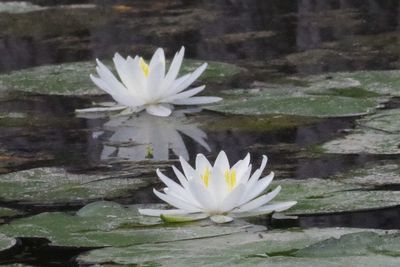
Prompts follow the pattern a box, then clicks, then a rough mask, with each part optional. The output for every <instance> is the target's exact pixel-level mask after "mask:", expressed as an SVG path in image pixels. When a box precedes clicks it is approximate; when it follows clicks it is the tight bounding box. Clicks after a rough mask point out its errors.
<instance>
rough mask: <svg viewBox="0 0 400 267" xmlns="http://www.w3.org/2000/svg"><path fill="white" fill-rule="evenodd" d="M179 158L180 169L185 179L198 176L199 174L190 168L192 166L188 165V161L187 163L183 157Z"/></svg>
mask: <svg viewBox="0 0 400 267" xmlns="http://www.w3.org/2000/svg"><path fill="white" fill-rule="evenodd" d="M179 160H180V162H181V166H182V170H183V173H184V174H185V177H186V179H187V180H189V181H190V180H191V179H194V178H195V177H198V176H199V174H198V173H197V172H196V171H195V170H194V169H193V168H192V166H190V164H189V163H187V161H186V160H185V159H184V158H182V157H179Z"/></svg>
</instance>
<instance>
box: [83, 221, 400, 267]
mask: <svg viewBox="0 0 400 267" xmlns="http://www.w3.org/2000/svg"><path fill="white" fill-rule="evenodd" d="M369 237H374V238H373V239H372V240H369V239H368V238H369ZM337 238H339V239H337ZM376 239H378V240H381V241H386V240H390V241H391V244H397V245H398V244H399V243H400V237H399V236H398V235H396V234H385V233H384V231H373V230H361V229H346V228H326V229H306V230H302V231H301V230H298V231H296V230H294V229H293V230H290V229H289V230H272V231H266V232H265V231H260V230H258V231H256V230H255V229H249V231H248V232H246V233H243V232H240V233H235V234H231V235H228V236H219V237H210V238H205V239H199V240H188V241H177V242H169V243H164V244H149V245H148V244H143V245H135V246H130V247H124V248H103V249H97V250H92V251H90V252H88V253H85V254H83V255H81V256H79V257H78V262H79V263H81V264H96V263H97V264H101V263H108V264H110V263H114V264H122V265H131V264H138V265H142V264H143V265H162V266H191V265H202V266H207V265H212V266H223V265H224V266H226V265H235V266H249V265H257V266H266V265H267V266H350V265H354V263H355V262H357V264H358V263H363V266H364V265H365V266H377V265H378V266H396V265H394V263H396V260H397V261H398V260H399V259H398V258H397V259H396V258H393V257H389V256H387V254H386V253H385V252H384V251H383V250H381V251H379V252H378V253H376V251H374V246H376V248H379V245H380V244H381V242H380V243H376V244H373V241H374V240H376ZM355 240H358V241H360V245H359V250H360V251H367V252H366V253H362V254H361V253H359V252H358V251H357V250H356V248H355V246H354V244H355ZM332 241H333V242H335V241H337V242H339V243H340V244H341V246H334V245H333V246H332V245H331V246H327V247H325V245H326V244H327V243H329V242H332ZM371 244H372V246H371V248H370V247H369V245H371ZM341 247H343V248H350V249H349V250H348V251H347V253H346V257H343V255H341V254H339V253H338V252H340V248H341ZM395 250H396V247H393V248H391V249H389V251H395ZM319 252H321V254H319ZM323 252H325V254H324V253H323ZM335 253H336V254H335ZM330 254H332V255H330ZM328 255H330V256H329V257H328ZM360 255H362V257H360Z"/></svg>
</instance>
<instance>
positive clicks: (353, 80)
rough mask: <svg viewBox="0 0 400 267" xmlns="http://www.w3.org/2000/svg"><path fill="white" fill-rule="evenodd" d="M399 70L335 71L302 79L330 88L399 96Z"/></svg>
mask: <svg viewBox="0 0 400 267" xmlns="http://www.w3.org/2000/svg"><path fill="white" fill-rule="evenodd" d="M399 77H400V70H383V71H355V72H335V73H327V74H323V75H315V76H310V77H307V78H305V79H304V81H307V82H309V83H310V84H325V87H330V88H338V85H339V88H346V87H347V88H349V89H350V88H362V89H364V90H367V91H370V92H375V93H377V94H380V95H391V96H400V79H399Z"/></svg>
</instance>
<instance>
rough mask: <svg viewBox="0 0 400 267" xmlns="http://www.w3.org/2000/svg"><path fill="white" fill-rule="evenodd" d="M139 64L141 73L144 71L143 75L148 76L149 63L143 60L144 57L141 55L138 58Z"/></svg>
mask: <svg viewBox="0 0 400 267" xmlns="http://www.w3.org/2000/svg"><path fill="white" fill-rule="evenodd" d="M139 64H140V67H141V68H142V71H143V73H144V76H146V77H147V76H149V71H150V70H149V65H148V64H147V63H146V62H145V61H144V59H143V58H142V57H141V58H140V59H139Z"/></svg>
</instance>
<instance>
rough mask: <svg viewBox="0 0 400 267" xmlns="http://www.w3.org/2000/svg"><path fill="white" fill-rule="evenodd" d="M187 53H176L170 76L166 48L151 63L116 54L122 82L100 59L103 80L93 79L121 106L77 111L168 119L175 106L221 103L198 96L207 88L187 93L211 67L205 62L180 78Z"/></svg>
mask: <svg viewBox="0 0 400 267" xmlns="http://www.w3.org/2000/svg"><path fill="white" fill-rule="evenodd" d="M184 53H185V48H184V47H182V48H181V50H180V51H179V52H178V53H176V54H175V57H174V58H173V60H172V62H171V65H170V68H169V70H168V72H167V73H165V56H164V50H163V49H162V48H158V49H157V50H156V52H155V53H154V55H153V57H152V58H151V60H150V63H149V64H147V63H146V62H145V61H144V59H143V58H142V57H139V56H136V57H135V58H131V57H127V58H123V57H122V56H121V55H119V54H118V53H116V54H115V56H114V58H113V61H114V65H115V68H116V70H117V73H118V75H119V77H120V79H121V81H119V80H118V79H117V78H116V77H115V76H114V74H113V73H112V72H111V71H110V70H109V69H108V68H107V67H106V66H105V65H104V64H103V63H102V62H101V61H100V60H97V68H96V70H97V74H98V75H99V77H96V76H94V75H90V78H91V79H92V81H93V82H94V83H95V84H96V85H97V86H98V87H99V88H100V89H102V90H103V91H105V92H107V93H108V94H110V95H111V96H112V97H113V99H114V100H115V101H116V102H117V103H118V104H117V105H115V106H111V107H110V106H108V107H99V108H89V109H80V110H76V112H78V113H81V112H98V111H122V112H123V114H128V113H133V112H139V111H141V110H143V109H146V111H147V112H148V113H149V114H151V115H155V116H162V117H166V116H169V115H170V114H171V111H172V109H173V105H198V104H209V103H213V102H217V101H220V100H221V98H219V97H212V96H194V95H196V94H198V93H200V92H201V91H203V90H204V88H205V86H204V85H202V86H199V87H196V88H193V89H190V90H187V91H184V90H185V89H186V88H188V87H189V86H190V85H191V84H192V83H193V82H194V81H195V80H196V79H197V78H199V77H200V75H201V74H202V73H203V72H204V70H205V69H206V68H207V63H204V64H203V65H201V66H200V67H198V68H197V69H196V70H195V71H193V72H192V73H187V74H185V75H183V76H182V77H179V78H177V76H178V73H179V70H180V68H181V64H182V61H183V56H184Z"/></svg>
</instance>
